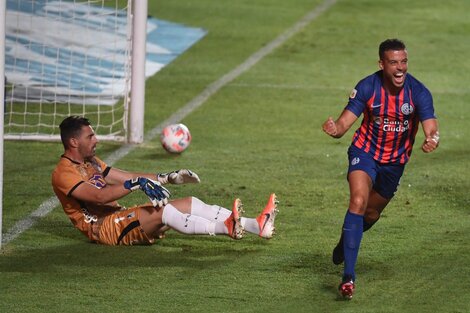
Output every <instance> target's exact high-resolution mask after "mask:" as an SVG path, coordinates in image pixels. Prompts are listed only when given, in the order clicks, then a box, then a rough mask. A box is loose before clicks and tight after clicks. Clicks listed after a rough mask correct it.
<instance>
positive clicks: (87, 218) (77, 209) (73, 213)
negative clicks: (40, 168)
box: [52, 156, 121, 240]
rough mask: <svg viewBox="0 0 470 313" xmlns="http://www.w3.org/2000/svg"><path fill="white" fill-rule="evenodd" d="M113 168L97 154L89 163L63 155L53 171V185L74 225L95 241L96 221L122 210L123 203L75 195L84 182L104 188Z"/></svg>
mask: <svg viewBox="0 0 470 313" xmlns="http://www.w3.org/2000/svg"><path fill="white" fill-rule="evenodd" d="M110 169H111V168H110V167H108V166H107V165H106V163H104V162H103V161H102V160H100V159H99V158H97V157H94V158H93V159H91V160H90V161H86V162H85V163H78V162H75V161H73V160H71V159H69V158H67V157H65V156H62V157H61V158H60V161H59V163H58V164H57V166H56V168H55V169H54V172H53V173H52V187H53V189H54V192H55V194H56V195H57V198H59V201H60V203H61V204H62V207H63V209H64V211H65V213H66V214H67V215H68V217H69V218H70V220H71V221H72V223H73V225H74V226H75V227H77V228H78V229H79V230H80V231H81V232H82V233H83V234H85V235H86V236H87V237H88V238H90V239H91V240H93V235H92V223H93V222H96V221H97V220H98V218H100V217H103V216H106V215H109V214H111V213H113V212H115V211H118V210H120V209H121V206H120V205H119V204H118V203H117V202H116V201H113V202H110V203H106V204H103V205H98V204H95V203H87V202H84V201H80V200H77V199H75V198H74V197H72V196H71V194H72V192H73V191H74V190H75V188H77V187H78V186H79V185H80V184H90V185H93V186H95V187H96V188H100V189H101V188H104V187H105V186H106V181H105V179H104V178H105V177H106V175H107V174H108V172H109V170H110Z"/></svg>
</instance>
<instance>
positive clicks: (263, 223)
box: [256, 193, 279, 239]
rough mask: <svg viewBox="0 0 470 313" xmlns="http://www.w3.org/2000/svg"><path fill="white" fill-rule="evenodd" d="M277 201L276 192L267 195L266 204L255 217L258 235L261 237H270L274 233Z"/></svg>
mask: <svg viewBox="0 0 470 313" xmlns="http://www.w3.org/2000/svg"><path fill="white" fill-rule="evenodd" d="M278 203H279V201H277V198H276V194H274V193H272V194H271V195H270V196H269V200H268V204H266V206H265V207H264V210H263V211H262V212H261V214H260V215H258V217H257V218H256V221H258V225H259V236H260V237H262V238H266V239H269V238H272V237H273V235H274V233H275V227H274V220H275V219H276V215H277V213H278V212H279V210H278V209H277V204H278Z"/></svg>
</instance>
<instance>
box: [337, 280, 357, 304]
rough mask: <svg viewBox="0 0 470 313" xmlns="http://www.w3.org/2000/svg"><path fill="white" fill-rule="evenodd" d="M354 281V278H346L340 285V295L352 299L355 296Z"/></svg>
mask: <svg viewBox="0 0 470 313" xmlns="http://www.w3.org/2000/svg"><path fill="white" fill-rule="evenodd" d="M355 288H356V287H355V285H354V281H352V279H348V280H344V281H343V282H342V283H341V284H340V285H339V287H338V291H339V293H340V295H341V296H342V297H343V298H344V299H346V300H351V299H352V297H353V293H354V289H355Z"/></svg>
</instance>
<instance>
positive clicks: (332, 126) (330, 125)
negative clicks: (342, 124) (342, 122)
mask: <svg viewBox="0 0 470 313" xmlns="http://www.w3.org/2000/svg"><path fill="white" fill-rule="evenodd" d="M323 131H324V132H325V133H327V134H328V135H330V136H331V137H335V136H336V135H337V134H338V128H337V127H336V123H335V121H333V118H332V117H329V118H328V119H327V120H326V122H325V123H323Z"/></svg>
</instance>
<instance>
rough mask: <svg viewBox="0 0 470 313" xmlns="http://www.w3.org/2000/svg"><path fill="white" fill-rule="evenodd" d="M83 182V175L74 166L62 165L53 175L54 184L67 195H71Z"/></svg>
mask: <svg viewBox="0 0 470 313" xmlns="http://www.w3.org/2000/svg"><path fill="white" fill-rule="evenodd" d="M83 182H84V181H83V179H82V177H81V176H80V175H79V174H78V173H77V172H76V171H75V170H74V169H73V168H72V167H62V168H61V169H60V171H57V170H56V171H54V174H53V175H52V185H53V186H54V188H56V189H57V190H58V191H60V192H61V193H62V194H64V195H66V196H70V194H71V193H72V191H73V190H75V188H77V187H78V186H79V185H80V184H82V183H83Z"/></svg>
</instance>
